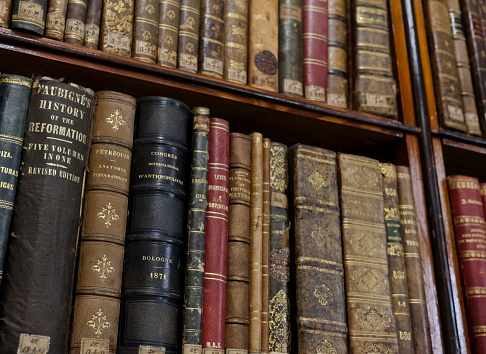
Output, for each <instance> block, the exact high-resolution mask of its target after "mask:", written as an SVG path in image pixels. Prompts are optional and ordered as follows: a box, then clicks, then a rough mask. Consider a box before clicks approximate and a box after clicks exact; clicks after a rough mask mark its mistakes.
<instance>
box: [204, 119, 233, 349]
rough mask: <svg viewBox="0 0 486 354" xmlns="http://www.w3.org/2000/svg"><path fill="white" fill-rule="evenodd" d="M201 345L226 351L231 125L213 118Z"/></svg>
mask: <svg viewBox="0 0 486 354" xmlns="http://www.w3.org/2000/svg"><path fill="white" fill-rule="evenodd" d="M208 166H209V167H208V207H207V210H206V264H205V268H204V300H203V318H202V342H203V344H202V346H203V353H205V354H209V353H211V354H213V353H214V354H217V353H218V354H221V353H224V348H225V344H224V337H225V332H224V329H225V318H226V313H225V312H226V283H227V281H226V279H227V266H228V265H227V259H228V209H229V124H228V122H227V121H225V120H223V119H219V118H211V127H210V129H209V164H208Z"/></svg>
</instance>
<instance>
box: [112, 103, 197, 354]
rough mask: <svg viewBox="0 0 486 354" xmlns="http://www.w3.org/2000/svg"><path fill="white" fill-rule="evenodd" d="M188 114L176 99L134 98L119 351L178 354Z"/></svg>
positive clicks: (182, 283)
mask: <svg viewBox="0 0 486 354" xmlns="http://www.w3.org/2000/svg"><path fill="white" fill-rule="evenodd" d="M191 118H192V117H191V112H190V110H189V108H188V107H187V106H186V105H185V104H184V103H182V102H179V101H176V100H173V99H170V98H166V97H156V96H149V97H141V98H138V99H137V109H136V111H135V133H134V142H133V154H132V167H131V174H130V193H129V198H128V210H129V213H128V221H127V224H128V225H127V234H126V246H125V257H124V263H123V281H122V299H121V309H120V324H119V326H120V328H119V334H118V353H119V354H126V353H149V352H151V353H154V352H155V353H159V352H160V353H163V352H165V353H173V354H175V353H179V352H180V344H181V340H180V336H179V334H180V332H181V331H180V329H181V326H180V324H181V320H182V316H181V309H182V303H183V292H184V288H183V286H184V258H185V253H186V226H187V222H186V216H187V209H186V207H185V206H186V202H187V197H186V185H187V177H188V169H189V166H188V139H189V136H190V135H189V130H190V127H191V123H192V119H191Z"/></svg>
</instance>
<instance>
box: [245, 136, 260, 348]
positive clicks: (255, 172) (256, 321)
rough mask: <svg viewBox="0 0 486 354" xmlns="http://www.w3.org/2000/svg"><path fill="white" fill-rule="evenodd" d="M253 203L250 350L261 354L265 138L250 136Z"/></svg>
mask: <svg viewBox="0 0 486 354" xmlns="http://www.w3.org/2000/svg"><path fill="white" fill-rule="evenodd" d="M250 136H251V178H250V180H251V201H250V218H251V219H250V222H251V228H250V340H249V342H250V343H249V346H250V347H249V350H248V352H249V353H250V354H252V353H261V339H262V338H261V328H262V241H263V229H262V220H263V163H262V160H263V137H262V134H260V133H256V132H255V133H251V134H250Z"/></svg>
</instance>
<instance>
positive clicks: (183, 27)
mask: <svg viewBox="0 0 486 354" xmlns="http://www.w3.org/2000/svg"><path fill="white" fill-rule="evenodd" d="M200 10H201V0H181V15H180V16H181V18H180V21H179V50H178V53H179V54H178V62H177V67H178V68H179V69H181V70H184V71H189V72H192V73H196V72H197V61H198V53H199V22H200V19H199V17H200Z"/></svg>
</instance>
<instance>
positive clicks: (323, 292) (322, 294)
mask: <svg viewBox="0 0 486 354" xmlns="http://www.w3.org/2000/svg"><path fill="white" fill-rule="evenodd" d="M314 296H315V297H316V298H317V300H318V301H319V303H320V304H321V305H322V306H326V305H327V304H330V303H332V302H333V301H334V294H333V293H332V292H331V290H329V288H328V287H327V286H326V285H325V284H322V285H320V286H318V287H317V288H316V289H315V290H314Z"/></svg>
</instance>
